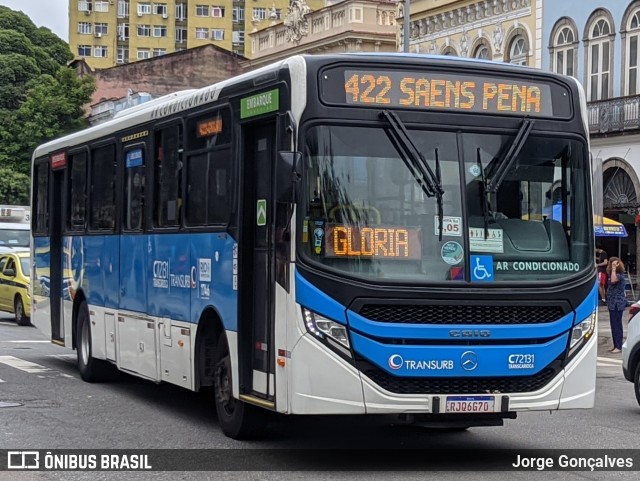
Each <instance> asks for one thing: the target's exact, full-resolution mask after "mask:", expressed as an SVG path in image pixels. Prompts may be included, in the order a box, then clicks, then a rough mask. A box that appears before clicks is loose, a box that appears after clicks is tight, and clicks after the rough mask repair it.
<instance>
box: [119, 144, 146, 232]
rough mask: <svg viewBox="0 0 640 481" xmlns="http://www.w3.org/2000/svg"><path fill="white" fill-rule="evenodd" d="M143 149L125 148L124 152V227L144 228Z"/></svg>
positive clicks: (130, 229) (129, 228)
mask: <svg viewBox="0 0 640 481" xmlns="http://www.w3.org/2000/svg"><path fill="white" fill-rule="evenodd" d="M144 164H145V162H144V149H142V148H137V149H131V150H127V152H126V153H125V180H124V189H125V201H124V229H125V230H128V231H132V230H136V231H137V230H142V229H143V228H144V184H145V176H144Z"/></svg>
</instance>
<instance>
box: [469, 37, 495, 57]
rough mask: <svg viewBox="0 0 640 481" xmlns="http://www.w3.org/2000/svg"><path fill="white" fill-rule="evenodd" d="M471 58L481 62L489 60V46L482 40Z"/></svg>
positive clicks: (490, 54)
mask: <svg viewBox="0 0 640 481" xmlns="http://www.w3.org/2000/svg"><path fill="white" fill-rule="evenodd" d="M473 57H474V58H479V59H482V60H491V59H492V58H493V55H492V53H491V48H490V47H489V44H488V43H487V42H485V41H484V40H483V41H482V43H480V45H478V46H477V47H476V49H475V50H474V51H473Z"/></svg>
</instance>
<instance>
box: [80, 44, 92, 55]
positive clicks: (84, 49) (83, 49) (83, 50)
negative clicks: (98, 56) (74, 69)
mask: <svg viewBox="0 0 640 481" xmlns="http://www.w3.org/2000/svg"><path fill="white" fill-rule="evenodd" d="M78 55H79V56H80V57H91V45H78Z"/></svg>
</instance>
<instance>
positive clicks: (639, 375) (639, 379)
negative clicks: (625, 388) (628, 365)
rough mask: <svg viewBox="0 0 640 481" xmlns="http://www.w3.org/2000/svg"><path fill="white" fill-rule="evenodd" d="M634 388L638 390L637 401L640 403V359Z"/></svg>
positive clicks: (634, 377)
mask: <svg viewBox="0 0 640 481" xmlns="http://www.w3.org/2000/svg"><path fill="white" fill-rule="evenodd" d="M633 388H634V389H633V390H634V391H635V392H636V401H638V405H640V361H638V362H637V364H636V373H635V376H633Z"/></svg>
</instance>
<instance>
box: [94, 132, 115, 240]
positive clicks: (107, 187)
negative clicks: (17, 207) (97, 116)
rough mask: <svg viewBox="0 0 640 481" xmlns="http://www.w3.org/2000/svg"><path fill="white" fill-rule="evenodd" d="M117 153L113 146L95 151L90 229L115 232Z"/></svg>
mask: <svg viewBox="0 0 640 481" xmlns="http://www.w3.org/2000/svg"><path fill="white" fill-rule="evenodd" d="M115 154H116V152H115V146H114V145H113V144H111V145H106V146H104V147H99V148H97V149H93V151H92V155H91V202H90V209H91V212H90V219H89V227H90V228H91V229H100V230H105V229H108V230H113V228H114V227H115V206H116V155H115Z"/></svg>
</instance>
